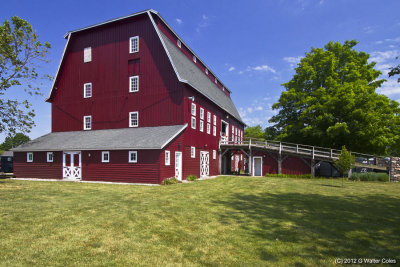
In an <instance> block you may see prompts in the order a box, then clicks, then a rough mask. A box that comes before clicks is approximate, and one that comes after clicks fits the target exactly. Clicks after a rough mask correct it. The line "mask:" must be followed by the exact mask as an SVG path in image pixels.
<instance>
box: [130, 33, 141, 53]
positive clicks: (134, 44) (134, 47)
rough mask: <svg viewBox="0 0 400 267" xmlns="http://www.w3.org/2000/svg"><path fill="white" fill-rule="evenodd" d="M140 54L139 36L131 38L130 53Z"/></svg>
mask: <svg viewBox="0 0 400 267" xmlns="http://www.w3.org/2000/svg"><path fill="white" fill-rule="evenodd" d="M136 52H139V36H135V37H131V38H129V53H136Z"/></svg>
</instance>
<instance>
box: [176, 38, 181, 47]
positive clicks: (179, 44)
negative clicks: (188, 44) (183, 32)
mask: <svg viewBox="0 0 400 267" xmlns="http://www.w3.org/2000/svg"><path fill="white" fill-rule="evenodd" d="M176 45H177V46H178V47H179V48H181V47H182V42H181V41H180V40H179V39H178V40H176Z"/></svg>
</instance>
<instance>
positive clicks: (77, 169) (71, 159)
mask: <svg viewBox="0 0 400 267" xmlns="http://www.w3.org/2000/svg"><path fill="white" fill-rule="evenodd" d="M81 162H82V157H81V152H80V151H79V152H63V178H64V179H75V180H79V179H81V178H82V171H81Z"/></svg>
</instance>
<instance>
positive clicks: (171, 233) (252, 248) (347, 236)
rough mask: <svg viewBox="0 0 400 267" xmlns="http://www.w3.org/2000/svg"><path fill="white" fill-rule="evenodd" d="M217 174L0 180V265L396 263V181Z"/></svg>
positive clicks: (399, 234)
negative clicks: (141, 180) (136, 179)
mask: <svg viewBox="0 0 400 267" xmlns="http://www.w3.org/2000/svg"><path fill="white" fill-rule="evenodd" d="M340 184H341V181H338V180H308V179H281V178H273V177H268V178H266V177H260V178H250V177H219V178H216V179H211V180H205V181H201V182H197V183H183V184H177V185H169V186H158V187H150V186H134V185H105V184H85V183H68V182H31V181H16V180H0V265H2V266H10V265H12V266H15V265H18V266H19V265H43V266H48V265H51V266H54V265H58V266H65V265H68V266H81V265H101V266H119V265H185V266H186V265H189V266H193V265H252V266H254V265H257V266H258V265H277V266H287V265H297V266H304V265H306V266H311V265H312V266H314V265H334V259H335V258H337V257H340V258H347V257H350V258H378V259H381V258H383V257H385V258H395V259H397V261H399V260H400V227H399V222H400V183H372V182H346V183H345V187H344V188H340Z"/></svg>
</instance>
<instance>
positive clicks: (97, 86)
mask: <svg viewBox="0 0 400 267" xmlns="http://www.w3.org/2000/svg"><path fill="white" fill-rule="evenodd" d="M133 36H139V52H138V53H133V54H130V53H129V50H128V45H129V38H130V37H133ZM85 47H92V61H91V62H88V63H84V62H83V50H84V48H85ZM131 60H136V62H135V63H136V64H135V66H137V67H138V69H137V70H135V68H133V69H134V70H133V72H134V73H135V74H139V92H134V93H129V76H130V75H132V62H130V61H131ZM137 60H140V63H139V62H137ZM130 63H131V64H130ZM88 82H91V83H92V95H93V96H92V97H91V98H86V99H85V98H83V84H84V83H88ZM55 87H56V88H57V90H55V92H54V94H53V98H52V100H51V102H52V131H53V132H59V131H75V130H82V129H83V121H82V120H83V116H85V115H91V116H92V129H94V130H95V129H111V128H127V127H128V126H129V122H128V117H129V112H131V111H139V127H142V126H160V125H177V124H183V113H182V104H183V103H182V100H183V95H182V86H181V84H180V82H178V79H177V77H176V74H175V73H174V71H173V68H172V67H171V63H170V61H169V59H168V57H167V55H166V54H165V50H164V48H163V47H162V44H161V41H160V40H159V38H158V36H157V34H156V31H155V29H154V27H153V26H152V24H151V21H150V20H149V18H148V16H147V14H144V15H141V16H136V17H133V18H130V19H126V20H124V21H119V22H114V23H110V24H106V25H103V26H99V27H96V28H94V29H91V30H87V31H82V32H78V33H73V34H72V35H71V40H70V44H69V46H68V49H67V51H66V55H65V59H64V63H63V65H62V67H61V69H60V74H59V78H58V81H57V82H56V84H55Z"/></svg>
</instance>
